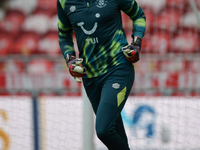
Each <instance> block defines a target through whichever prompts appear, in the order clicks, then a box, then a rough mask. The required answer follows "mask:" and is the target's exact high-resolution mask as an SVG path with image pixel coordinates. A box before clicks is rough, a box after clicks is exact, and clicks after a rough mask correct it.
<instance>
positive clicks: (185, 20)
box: [180, 11, 200, 28]
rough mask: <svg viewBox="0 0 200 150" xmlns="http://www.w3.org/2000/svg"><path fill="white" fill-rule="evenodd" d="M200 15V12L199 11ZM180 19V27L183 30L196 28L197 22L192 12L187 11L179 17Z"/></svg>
mask: <svg viewBox="0 0 200 150" xmlns="http://www.w3.org/2000/svg"><path fill="white" fill-rule="evenodd" d="M199 15H200V11H199ZM180 18H181V19H180V20H181V26H183V27H185V28H198V26H199V25H198V21H197V18H196V14H195V13H194V12H193V11H189V12H187V13H186V14H184V15H183V16H181V17H180Z"/></svg>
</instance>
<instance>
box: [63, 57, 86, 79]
mask: <svg viewBox="0 0 200 150" xmlns="http://www.w3.org/2000/svg"><path fill="white" fill-rule="evenodd" d="M82 61H83V59H82V58H76V57H75V56H73V55H71V54H67V56H66V63H67V66H68V68H69V72H70V74H71V75H72V76H73V77H74V78H75V80H76V81H77V82H79V83H81V79H80V77H85V76H86V68H85V67H81V66H80V65H81V63H82Z"/></svg>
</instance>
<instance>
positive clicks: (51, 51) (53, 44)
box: [38, 32, 61, 56]
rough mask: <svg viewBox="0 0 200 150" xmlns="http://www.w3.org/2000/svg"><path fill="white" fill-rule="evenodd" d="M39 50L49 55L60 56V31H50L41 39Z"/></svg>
mask: <svg viewBox="0 0 200 150" xmlns="http://www.w3.org/2000/svg"><path fill="white" fill-rule="evenodd" d="M38 52H39V53H41V54H46V55H49V56H58V55H60V54H61V51H60V47H59V44H58V33H57V32H50V33H48V34H47V35H45V36H44V37H42V38H41V39H40V41H39V46H38Z"/></svg>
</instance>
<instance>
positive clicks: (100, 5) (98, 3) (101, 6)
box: [96, 0, 107, 8]
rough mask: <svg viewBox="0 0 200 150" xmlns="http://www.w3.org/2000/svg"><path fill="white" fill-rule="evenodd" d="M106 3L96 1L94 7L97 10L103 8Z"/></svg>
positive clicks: (103, 0)
mask: <svg viewBox="0 0 200 150" xmlns="http://www.w3.org/2000/svg"><path fill="white" fill-rule="evenodd" d="M106 3H107V1H106V0H97V1H96V6H97V7H99V8H103V7H105V6H106Z"/></svg>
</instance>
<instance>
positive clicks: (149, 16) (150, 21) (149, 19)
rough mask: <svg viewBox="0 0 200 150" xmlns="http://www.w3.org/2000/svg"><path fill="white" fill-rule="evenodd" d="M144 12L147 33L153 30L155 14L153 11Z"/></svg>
mask: <svg viewBox="0 0 200 150" xmlns="http://www.w3.org/2000/svg"><path fill="white" fill-rule="evenodd" d="M144 13H145V15H146V33H147V32H152V31H153V26H154V19H155V18H154V14H153V12H152V11H148V10H146V11H145V10H144Z"/></svg>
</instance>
